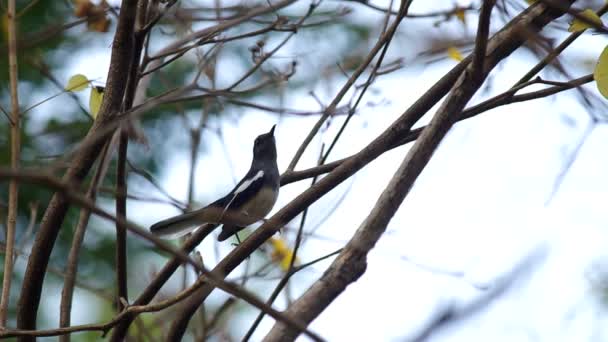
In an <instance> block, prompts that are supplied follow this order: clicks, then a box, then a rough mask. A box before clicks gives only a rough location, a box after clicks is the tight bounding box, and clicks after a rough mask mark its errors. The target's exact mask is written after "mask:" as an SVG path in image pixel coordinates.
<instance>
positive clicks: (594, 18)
mask: <svg viewBox="0 0 608 342" xmlns="http://www.w3.org/2000/svg"><path fill="white" fill-rule="evenodd" d="M580 15H581V16H583V17H585V18H587V19H588V20H589V21H590V22H592V23H595V24H597V25H598V26H601V25H603V24H602V19H600V17H598V15H597V14H595V12H593V11H592V10H590V9H586V10H584V11H582V12H580ZM590 27H593V26H591V25H589V24H588V23H587V22H584V21H582V20H580V19H578V18H575V19H574V20H573V21H572V23H571V24H570V27H568V32H579V31H583V30H586V29H588V28H590Z"/></svg>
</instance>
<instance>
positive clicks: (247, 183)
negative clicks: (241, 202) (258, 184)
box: [234, 170, 264, 197]
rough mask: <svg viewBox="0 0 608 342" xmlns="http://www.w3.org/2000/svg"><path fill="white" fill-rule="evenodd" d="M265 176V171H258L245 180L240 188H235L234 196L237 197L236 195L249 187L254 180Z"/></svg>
mask: <svg viewBox="0 0 608 342" xmlns="http://www.w3.org/2000/svg"><path fill="white" fill-rule="evenodd" d="M262 177H264V171H262V170H260V171H258V173H256V174H255V176H253V177H252V178H250V179H248V180H246V181H244V182H243V184H241V186H239V187H238V188H236V190H234V196H235V197H236V195H237V194H238V193H241V192H243V191H245V190H247V188H248V187H249V186H250V185H251V184H253V182H255V181H256V180H258V179H260V178H262Z"/></svg>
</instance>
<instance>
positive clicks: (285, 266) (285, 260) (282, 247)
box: [269, 238, 298, 271]
mask: <svg viewBox="0 0 608 342" xmlns="http://www.w3.org/2000/svg"><path fill="white" fill-rule="evenodd" d="M269 242H270V244H271V245H272V248H273V251H272V255H271V258H272V260H273V261H275V262H278V263H279V266H280V267H281V269H282V270H283V271H289V265H291V259H293V250H291V249H290V248H289V247H288V246H287V243H285V241H284V240H283V239H277V238H270V240H269ZM297 262H298V258H297V257H296V260H295V262H294V264H295V263H297Z"/></svg>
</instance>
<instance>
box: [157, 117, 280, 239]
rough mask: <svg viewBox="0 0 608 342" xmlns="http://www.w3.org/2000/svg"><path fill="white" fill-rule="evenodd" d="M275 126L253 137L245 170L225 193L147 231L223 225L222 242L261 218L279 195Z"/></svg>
mask: <svg viewBox="0 0 608 342" xmlns="http://www.w3.org/2000/svg"><path fill="white" fill-rule="evenodd" d="M275 127H276V125H274V126H272V128H271V129H270V131H269V132H268V133H265V134H261V135H259V136H258V137H257V138H256V139H255V141H254V144H253V160H252V162H251V167H250V168H249V171H248V172H247V174H245V176H244V177H243V179H241V181H240V182H238V184H237V185H236V186H235V187H234V189H232V191H230V192H229V193H228V194H227V195H226V196H224V197H222V198H220V199H218V200H216V201H215V202H213V203H211V204H209V205H208V206H206V207H204V208H201V209H198V210H194V211H191V212H188V213H185V214H182V215H178V216H175V217H171V218H168V219H166V220H163V221H160V222H157V223H155V224H153V225H152V226H151V227H150V231H151V232H152V233H153V234H155V235H157V236H160V237H178V236H181V235H184V234H186V233H188V232H190V231H192V230H193V229H195V228H196V227H198V226H201V225H203V224H205V223H213V224H223V227H222V231H221V233H220V234H219V236H218V238H217V239H218V241H224V240H226V239H228V238H229V237H231V236H232V235H235V234H236V233H238V232H239V231H240V230H242V229H243V228H245V227H247V226H249V225H250V224H253V223H255V222H257V221H259V220H261V219H263V218H264V217H265V216H266V215H267V214H268V213H269V212H270V210H272V207H274V204H275V203H276V201H277V198H278V196H279V187H280V184H279V182H280V176H279V168H278V166H277V148H276V142H275V138H274V129H275ZM237 238H238V235H237Z"/></svg>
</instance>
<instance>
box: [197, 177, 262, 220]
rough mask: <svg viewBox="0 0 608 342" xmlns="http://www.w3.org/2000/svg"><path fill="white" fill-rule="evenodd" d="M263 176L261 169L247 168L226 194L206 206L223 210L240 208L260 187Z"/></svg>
mask: <svg viewBox="0 0 608 342" xmlns="http://www.w3.org/2000/svg"><path fill="white" fill-rule="evenodd" d="M265 176H266V175H265V174H264V171H262V170H257V171H255V170H249V172H247V174H246V175H245V177H243V179H242V180H241V181H240V182H239V183H238V184H237V185H236V186H235V187H234V189H233V190H232V191H230V193H229V194H228V195H226V196H224V197H222V198H220V199H218V200H217V201H215V202H213V203H211V204H210V205H209V206H208V207H217V208H223V209H224V210H227V209H229V208H230V209H238V208H241V207H242V206H243V205H244V204H245V203H247V202H248V201H249V200H250V199H252V198H254V197H255V195H256V194H257V193H258V192H259V191H260V189H262V187H263V186H264V177H265Z"/></svg>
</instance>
